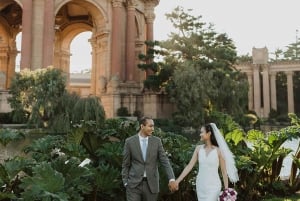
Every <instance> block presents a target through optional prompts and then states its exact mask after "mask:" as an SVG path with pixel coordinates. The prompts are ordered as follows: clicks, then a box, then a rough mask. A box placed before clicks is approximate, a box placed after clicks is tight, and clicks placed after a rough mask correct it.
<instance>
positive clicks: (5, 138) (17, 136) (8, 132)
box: [0, 128, 25, 146]
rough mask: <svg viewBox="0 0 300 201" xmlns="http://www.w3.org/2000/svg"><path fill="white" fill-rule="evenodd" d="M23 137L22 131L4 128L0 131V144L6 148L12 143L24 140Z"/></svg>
mask: <svg viewBox="0 0 300 201" xmlns="http://www.w3.org/2000/svg"><path fill="white" fill-rule="evenodd" d="M24 138H25V135H24V133H23V132H22V131H20V130H16V129H9V128H4V129H0V143H1V144H2V145H3V146H6V145H7V144H8V143H10V142H12V141H18V140H21V139H24Z"/></svg>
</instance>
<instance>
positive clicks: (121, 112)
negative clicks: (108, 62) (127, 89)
mask: <svg viewBox="0 0 300 201" xmlns="http://www.w3.org/2000/svg"><path fill="white" fill-rule="evenodd" d="M117 115H118V116H119V117H128V116H130V114H129V112H128V108H127V107H120V108H118V110H117Z"/></svg>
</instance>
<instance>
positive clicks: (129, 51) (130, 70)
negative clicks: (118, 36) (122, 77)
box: [126, 0, 136, 81]
mask: <svg viewBox="0 0 300 201" xmlns="http://www.w3.org/2000/svg"><path fill="white" fill-rule="evenodd" d="M135 30H136V28H135V1H134V0H131V1H128V4H127V36H126V81H133V80H135V79H134V77H135V76H134V74H135V73H134V72H135V69H134V68H135Z"/></svg>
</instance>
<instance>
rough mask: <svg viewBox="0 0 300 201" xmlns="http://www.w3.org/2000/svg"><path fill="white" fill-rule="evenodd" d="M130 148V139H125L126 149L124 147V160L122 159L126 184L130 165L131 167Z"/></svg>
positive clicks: (124, 182) (123, 176)
mask: <svg viewBox="0 0 300 201" xmlns="http://www.w3.org/2000/svg"><path fill="white" fill-rule="evenodd" d="M130 160H131V159H130V149H129V145H128V140H126V141H125V145H124V149H123V161H122V180H123V184H124V186H125V185H126V184H128V175H129V167H130Z"/></svg>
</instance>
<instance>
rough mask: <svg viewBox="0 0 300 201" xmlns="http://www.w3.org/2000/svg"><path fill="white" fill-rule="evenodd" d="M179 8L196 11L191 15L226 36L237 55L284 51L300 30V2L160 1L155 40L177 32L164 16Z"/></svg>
mask: <svg viewBox="0 0 300 201" xmlns="http://www.w3.org/2000/svg"><path fill="white" fill-rule="evenodd" d="M177 6H181V7H183V8H184V9H185V10H187V9H193V11H192V12H191V14H192V15H194V16H200V15H201V16H202V20H203V21H204V22H206V23H213V24H214V27H215V30H216V31H217V32H218V33H227V35H228V36H229V38H231V39H232V40H233V41H234V43H235V45H236V47H237V53H238V55H244V54H247V53H248V54H249V55H250V56H251V52H252V48H253V47H255V48H262V47H267V48H268V50H269V53H273V52H274V51H275V50H276V49H277V48H280V49H284V48H285V47H286V46H287V45H288V44H291V43H294V42H295V41H296V37H298V36H297V35H298V34H297V31H296V30H298V29H299V30H300V1H299V0H160V3H159V5H158V6H157V7H156V8H155V13H156V19H155V25H154V37H155V38H156V40H165V39H167V38H168V34H169V33H170V31H172V30H173V31H174V29H173V27H172V25H171V23H170V22H169V21H168V20H167V19H166V17H165V13H170V12H171V11H172V10H173V9H174V8H175V7H177ZM299 36H300V33H299Z"/></svg>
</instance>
